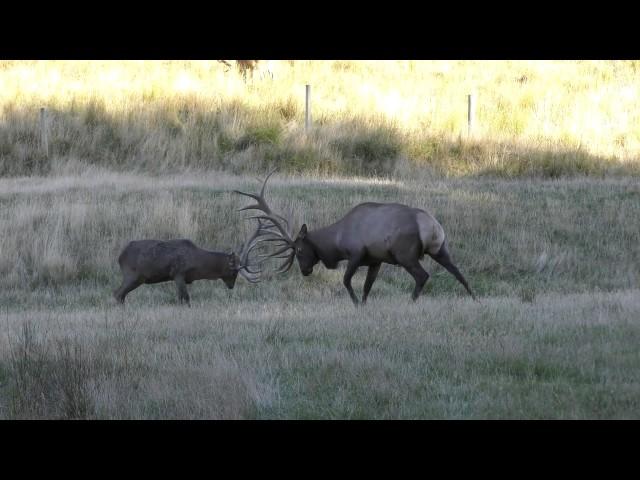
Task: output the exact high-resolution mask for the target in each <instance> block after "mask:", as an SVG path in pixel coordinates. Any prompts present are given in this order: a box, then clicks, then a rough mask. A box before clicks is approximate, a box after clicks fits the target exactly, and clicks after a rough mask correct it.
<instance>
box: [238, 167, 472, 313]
mask: <svg viewBox="0 0 640 480" xmlns="http://www.w3.org/2000/svg"><path fill="white" fill-rule="evenodd" d="M274 172H275V170H274V171H273V172H271V173H270V174H269V175H268V176H267V178H266V179H265V181H264V184H263V185H262V190H261V192H260V194H258V195H255V194H252V193H244V192H240V191H237V190H235V192H236V193H239V194H241V195H246V196H248V197H251V198H253V199H254V200H256V202H257V203H255V204H253V205H249V206H247V207H244V208H242V209H241V210H259V211H261V212H262V214H260V215H257V216H254V217H251V218H257V219H259V220H262V221H264V222H266V225H267V226H265V227H264V228H262V229H261V232H260V233H259V236H260V237H263V238H262V240H260V242H262V241H273V242H279V243H280V245H279V247H280V248H279V249H278V250H277V251H275V252H273V253H271V254H270V255H266V258H264V259H263V260H262V261H265V260H266V259H268V258H270V257H276V258H285V261H284V263H283V264H282V265H281V266H280V268H279V269H278V270H277V271H278V272H286V271H287V270H289V268H291V265H292V264H293V261H294V259H295V258H297V259H298V265H299V266H300V271H301V272H302V274H303V275H304V276H307V275H310V274H311V273H312V272H313V267H314V265H316V263H318V262H322V263H323V264H324V266H325V267H327V268H329V269H335V268H337V266H338V263H339V262H340V261H343V260H347V269H346V271H345V273H344V279H343V283H344V286H345V287H346V288H347V291H348V292H349V295H350V296H351V299H352V300H353V302H354V303H355V304H358V297H357V296H356V294H355V293H354V292H353V288H352V287H351V277H353V275H354V273H355V272H356V270H357V269H358V268H359V267H362V266H366V267H369V270H368V272H367V278H366V280H365V283H364V293H363V295H362V303H366V301H367V296H368V295H369V291H370V290H371V286H372V285H373V282H374V281H375V279H376V276H377V275H378V271H379V270H380V266H381V264H383V263H388V264H391V265H400V266H401V267H403V268H404V269H405V270H406V271H407V272H409V273H410V274H411V276H413V278H414V279H415V282H416V286H415V288H414V290H413V294H412V298H413V300H416V299H417V298H418V296H419V295H420V292H421V291H422V288H423V287H424V285H425V283H426V282H427V280H428V279H429V274H428V273H427V272H426V271H425V270H424V268H422V265H420V260H421V259H422V258H424V254H425V253H426V254H427V255H429V256H430V257H431V258H433V259H434V260H435V261H436V262H438V263H439V264H440V265H442V266H443V267H444V268H446V269H447V271H449V272H450V273H451V274H452V275H453V276H454V277H456V279H457V280H458V281H459V282H460V283H461V284H462V285H463V286H464V288H465V289H466V290H467V292H469V294H470V295H471V296H472V297H473V298H474V299H475V298H476V297H475V295H474V294H473V292H472V291H471V288H469V285H468V284H467V281H466V279H465V278H464V277H463V276H462V274H461V273H460V271H459V270H458V268H457V267H456V266H455V265H454V264H453V262H452V261H451V257H450V256H449V252H448V250H447V246H446V241H445V234H444V230H443V228H442V226H441V225H440V224H439V223H438V221H437V220H436V219H435V218H433V216H431V215H430V214H429V213H428V212H426V211H424V210H421V209H419V208H412V207H408V206H406V205H401V204H398V203H373V202H368V203H361V204H360V205H358V206H356V207H354V208H353V209H352V210H351V211H349V212H348V213H347V214H346V215H345V216H344V217H343V218H342V219H341V220H338V221H337V222H336V223H334V224H332V225H329V226H328V227H324V228H319V229H317V230H311V231H309V230H307V225H306V224H304V225H302V228H301V229H300V232H299V233H298V236H297V237H296V238H295V239H292V238H291V235H290V233H289V232H288V223H287V221H286V220H285V219H284V218H283V217H281V216H280V215H277V214H275V213H274V212H272V211H271V209H270V208H269V206H268V205H267V202H266V200H265V198H264V191H265V187H266V185H267V180H268V179H269V177H270V176H271V175H273V173H274Z"/></svg>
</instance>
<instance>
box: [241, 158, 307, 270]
mask: <svg viewBox="0 0 640 480" xmlns="http://www.w3.org/2000/svg"><path fill="white" fill-rule="evenodd" d="M276 170H277V169H274V170H272V171H271V173H269V175H267V178H265V180H264V183H263V184H262V189H261V190H260V194H257V195H256V194H253V193H245V192H241V191H239V190H234V192H235V193H238V194H240V195H245V196H247V197H250V198H253V199H254V200H255V201H256V203H255V204H252V205H247V206H246V207H243V208H241V209H239V210H238V211H239V212H241V211H243V210H258V211H261V212H262V213H263V214H264V215H255V216H253V217H249V218H255V219H257V220H258V222H262V221H264V222H270V224H269V223H267V224H266V225H265V224H262V223H260V227H259V229H258V231H259V232H260V233H257V232H256V233H257V237H263V236H265V235H272V236H271V237H267V238H261V239H260V240H258V241H257V243H262V242H277V241H280V242H282V243H284V246H283V247H282V248H280V249H279V250H277V251H276V252H274V253H271V254H269V255H261V257H263V260H261V262H264V261H266V260H267V259H268V258H271V257H275V256H276V255H280V254H282V253H284V252H286V251H287V250H291V252H290V253H289V254H287V255H286V256H284V257H277V258H286V260H285V262H284V263H283V264H282V265H281V266H280V267H279V268H278V269H277V270H276V272H277V273H284V272H286V271H287V270H289V268H291V265H293V260H294V258H295V247H294V243H293V240H292V238H291V235H290V234H289V232H288V231H287V229H288V227H289V222H288V221H287V220H286V219H285V218H284V217H282V216H281V215H278V214H277V213H275V212H273V211H272V210H271V208H270V207H269V205H268V204H267V201H266V200H265V198H264V191H265V188H266V186H267V180H269V177H271V175H273V174H274V173H275V172H276ZM283 222H284V225H283ZM274 228H275V229H276V230H277V231H275V230H273V229H274ZM257 243H256V244H257Z"/></svg>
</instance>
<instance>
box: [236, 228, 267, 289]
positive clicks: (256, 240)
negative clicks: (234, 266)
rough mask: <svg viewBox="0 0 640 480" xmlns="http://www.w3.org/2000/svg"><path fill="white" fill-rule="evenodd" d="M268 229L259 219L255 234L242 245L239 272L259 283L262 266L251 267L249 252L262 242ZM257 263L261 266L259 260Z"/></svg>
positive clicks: (251, 280) (248, 279)
mask: <svg viewBox="0 0 640 480" xmlns="http://www.w3.org/2000/svg"><path fill="white" fill-rule="evenodd" d="M268 231H269V230H266V229H265V228H264V226H263V224H262V221H261V220H258V228H256V230H255V232H253V234H252V235H251V236H250V237H249V238H248V239H247V240H246V241H245V242H244V245H243V246H242V250H241V253H240V265H239V266H238V273H239V274H240V275H242V276H243V277H244V278H245V279H246V280H247V281H249V282H251V283H257V282H259V281H260V274H261V273H262V270H261V269H260V268H258V269H257V270H254V269H252V268H251V267H252V265H250V263H249V254H250V253H251V251H252V250H253V249H254V248H256V247H257V246H258V245H259V244H260V237H261V236H262V235H264V234H265V232H268ZM257 265H258V266H259V265H260V263H259V262H258V263H257Z"/></svg>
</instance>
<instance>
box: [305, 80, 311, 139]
mask: <svg viewBox="0 0 640 480" xmlns="http://www.w3.org/2000/svg"><path fill="white" fill-rule="evenodd" d="M305 87H306V88H305V91H306V93H305V102H304V104H305V110H304V129H305V131H308V130H309V127H311V85H306V86H305Z"/></svg>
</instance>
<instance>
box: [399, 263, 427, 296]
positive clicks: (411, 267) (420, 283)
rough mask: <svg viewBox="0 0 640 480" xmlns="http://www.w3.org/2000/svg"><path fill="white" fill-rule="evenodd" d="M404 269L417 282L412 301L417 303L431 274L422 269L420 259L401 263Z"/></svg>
mask: <svg viewBox="0 0 640 480" xmlns="http://www.w3.org/2000/svg"><path fill="white" fill-rule="evenodd" d="M400 265H402V266H403V267H404V269H405V270H406V271H407V272H409V273H410V274H411V276H412V277H413V279H414V280H415V281H416V287H415V288H414V289H413V293H412V294H411V299H412V300H413V301H415V300H416V299H417V298H418V297H419V296H420V292H422V289H423V288H424V284H425V283H427V280H429V274H428V273H427V271H426V270H425V269H424V268H422V265H420V262H419V261H418V259H415V260H413V261H410V262H404V263H401V264H400Z"/></svg>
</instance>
